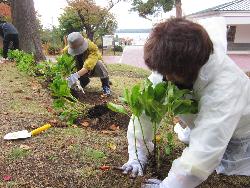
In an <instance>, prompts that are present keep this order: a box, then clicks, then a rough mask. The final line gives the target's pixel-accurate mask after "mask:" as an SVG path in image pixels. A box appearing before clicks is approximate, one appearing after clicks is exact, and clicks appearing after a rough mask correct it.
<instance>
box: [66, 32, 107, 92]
mask: <svg viewBox="0 0 250 188" xmlns="http://www.w3.org/2000/svg"><path fill="white" fill-rule="evenodd" d="M67 42H68V46H66V47H65V48H64V49H63V52H66V51H67V52H68V53H69V54H70V55H72V56H74V58H75V60H76V67H77V72H75V73H73V74H71V75H70V76H69V77H68V78H67V80H68V83H69V87H70V88H71V87H72V86H73V85H74V84H75V83H76V82H77V80H79V81H80V84H81V86H82V87H83V88H84V87H86V86H87V84H88V83H89V82H90V77H100V80H101V83H102V90H103V93H104V94H105V95H110V94H111V90H110V86H109V75H108V71H107V69H106V67H105V65H104V64H103V60H102V56H101V54H100V52H99V49H98V47H97V45H96V44H94V43H93V42H92V41H90V40H89V39H86V38H84V37H83V36H82V35H81V33H79V32H73V33H70V34H69V35H68V37H67Z"/></svg>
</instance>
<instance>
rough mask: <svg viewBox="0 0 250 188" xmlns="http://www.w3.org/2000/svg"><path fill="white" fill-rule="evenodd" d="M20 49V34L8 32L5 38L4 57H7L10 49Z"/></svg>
mask: <svg viewBox="0 0 250 188" xmlns="http://www.w3.org/2000/svg"><path fill="white" fill-rule="evenodd" d="M9 49H11V50H15V49H19V39H18V34H8V35H5V36H4V39H3V57H4V58H7V54H8V50H9Z"/></svg>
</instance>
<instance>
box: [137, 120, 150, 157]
mask: <svg viewBox="0 0 250 188" xmlns="http://www.w3.org/2000/svg"><path fill="white" fill-rule="evenodd" d="M138 122H139V124H140V127H141V133H142V139H143V142H144V144H145V146H146V148H147V151H148V155H149V156H150V151H149V149H148V145H147V142H146V140H145V136H144V131H143V128H142V124H141V120H140V118H139V117H138Z"/></svg>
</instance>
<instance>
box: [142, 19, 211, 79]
mask: <svg viewBox="0 0 250 188" xmlns="http://www.w3.org/2000/svg"><path fill="white" fill-rule="evenodd" d="M212 53H213V43H212V41H211V40H210V38H209V36H208V33H207V32H206V30H205V29H204V28H203V27H202V26H201V25H199V24H197V23H194V22H192V21H189V20H187V19H185V18H170V19H168V20H166V21H165V22H162V23H159V24H157V25H156V26H155V27H154V28H153V31H152V33H151V34H150V36H149V38H148V40H147V42H146V44H145V46H144V60H145V63H146V65H147V66H148V67H149V68H150V69H151V70H154V71H157V72H159V73H161V74H162V75H164V76H165V75H168V74H169V75H176V76H178V77H180V78H182V79H183V80H184V82H185V83H187V84H192V83H194V81H195V80H196V78H197V76H198V73H199V70H200V68H201V67H202V66H203V65H204V64H205V63H206V62H207V61H208V59H209V56H210V54H212Z"/></svg>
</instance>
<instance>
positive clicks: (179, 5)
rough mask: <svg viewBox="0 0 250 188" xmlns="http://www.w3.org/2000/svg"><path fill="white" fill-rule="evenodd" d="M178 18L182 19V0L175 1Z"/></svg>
mask: <svg viewBox="0 0 250 188" xmlns="http://www.w3.org/2000/svg"><path fill="white" fill-rule="evenodd" d="M175 8H176V18H181V17H182V8H181V0H175Z"/></svg>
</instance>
